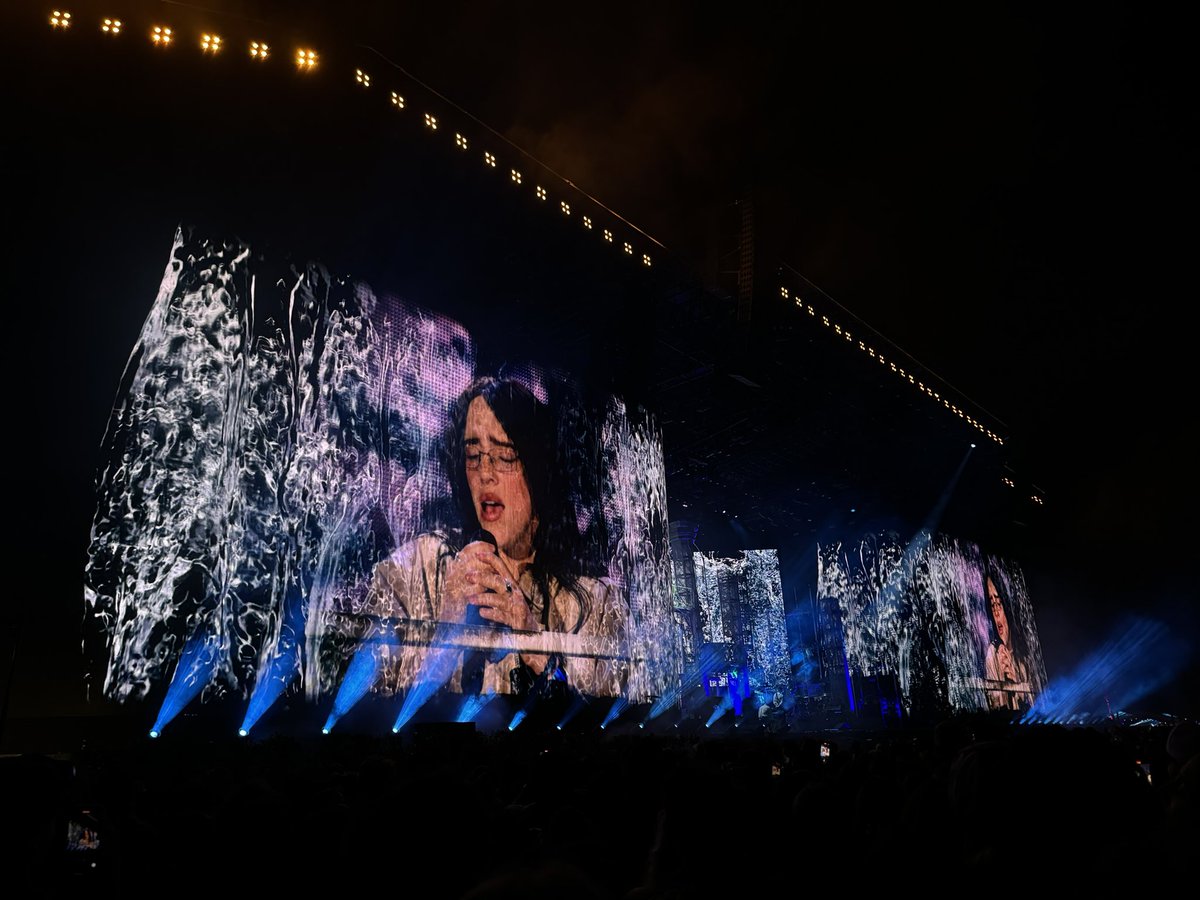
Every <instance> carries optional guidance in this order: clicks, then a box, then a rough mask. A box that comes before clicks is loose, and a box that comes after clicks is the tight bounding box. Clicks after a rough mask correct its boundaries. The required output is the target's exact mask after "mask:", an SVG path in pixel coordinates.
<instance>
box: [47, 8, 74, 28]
mask: <svg viewBox="0 0 1200 900" xmlns="http://www.w3.org/2000/svg"><path fill="white" fill-rule="evenodd" d="M50 27H51V28H70V27H71V14H70V13H69V12H59V11H58V10H57V9H56V10H54V11H53V12H51V13H50Z"/></svg>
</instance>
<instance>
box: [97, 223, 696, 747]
mask: <svg viewBox="0 0 1200 900" xmlns="http://www.w3.org/2000/svg"><path fill="white" fill-rule="evenodd" d="M489 337H493V336H489ZM494 337H495V338H496V339H498V340H502V339H503V336H494ZM484 374H487V375H492V376H495V378H493V379H492V380H493V381H496V382H503V383H505V384H507V383H509V382H511V383H512V384H513V385H515V387H513V388H512V391H515V392H517V394H520V396H522V397H528V398H530V399H529V400H528V403H529V404H531V405H532V407H536V410H535V412H536V418H537V421H538V422H540V423H544V424H546V429H545V437H546V441H545V442H546V444H547V445H548V449H547V450H546V452H545V453H543V454H542V456H541V457H538V459H540V461H541V464H540V465H539V466H538V467H537V472H535V471H534V467H533V465H532V462H531V461H532V460H533V459H534V458H535V457H534V455H533V452H532V449H531V448H529V449H528V453H529V455H528V460H529V461H530V462H525V461H523V462H522V463H520V464H519V465H520V466H526V465H527V466H528V468H518V470H517V472H516V474H513V473H512V471H511V470H512V468H513V465H516V464H507V463H505V465H506V466H507V468H506V470H505V472H503V473H500V472H498V471H497V469H496V468H495V467H494V464H495V463H496V460H497V459H498V458H499V455H500V452H501V451H500V450H497V449H496V448H495V447H493V448H492V449H491V451H490V453H489V456H488V458H489V460H490V462H489V463H488V464H486V465H483V466H482V467H480V466H476V469H477V470H479V471H481V472H482V473H483V475H482V476H480V477H484V478H493V477H494V478H502V479H504V481H503V482H497V483H498V484H500V483H502V484H503V485H507V486H508V487H505V488H503V489H502V490H501V489H499V488H498V489H496V490H500V492H501V494H503V492H504V491H505V490H510V489H513V490H515V489H516V488H514V487H513V486H514V485H524V484H526V483H528V484H529V485H531V487H530V490H533V491H534V493H537V491H538V490H542V491H543V493H541V494H538V496H539V497H540V498H542V497H549V496H551V494H546V493H545V491H550V492H551V493H552V495H553V498H554V500H553V502H552V503H551V502H550V501H549V500H546V499H542V500H540V501H539V502H540V503H541V507H540V508H538V509H533V510H531V511H530V514H529V515H528V516H527V521H526V523H525V528H526V531H527V532H528V533H529V534H531V535H538V534H539V532H540V537H539V540H540V542H539V543H536V544H535V546H537V547H541V548H542V550H540V551H539V552H540V553H541V554H542V557H544V558H545V559H551V558H552V557H553V559H554V560H555V564H556V565H557V566H558V567H559V568H557V569H554V570H553V572H552V574H554V575H556V576H557V580H547V579H548V578H549V576H545V575H544V573H543V572H542V571H541V570H539V569H538V567H537V565H536V564H535V565H533V566H532V570H531V571H532V572H533V575H530V576H528V577H529V578H530V579H531V580H530V581H529V582H528V583H526V582H520V581H518V573H517V571H516V570H513V571H512V573H511V574H512V576H513V581H517V582H518V587H521V588H523V590H524V592H525V594H526V595H527V596H528V599H529V602H530V604H531V608H536V611H537V614H539V615H542V616H543V618H542V624H541V626H540V629H541V630H540V632H539V630H538V629H536V628H535V629H532V630H531V631H530V632H529V633H522V632H520V629H513V628H508V629H507V630H504V629H493V632H494V633H493V634H491V635H490V636H486V635H481V629H479V628H472V626H471V625H470V623H466V622H462V621H459V622H454V621H452V618H453V617H451V616H449V615H448V613H447V612H446V610H447V609H449V607H448V606H444V605H443V604H442V600H443V597H442V595H441V590H442V588H441V584H440V582H438V581H437V579H438V578H440V577H441V575H442V574H444V573H445V571H446V570H445V569H444V568H439V566H443V567H444V566H445V564H446V560H448V559H453V556H454V554H455V553H456V552H458V550H459V548H461V547H462V546H464V545H466V544H467V543H469V542H470V540H472V539H473V538H472V535H476V534H477V533H478V532H479V530H480V529H479V526H480V525H481V524H485V523H484V522H483V519H480V520H479V521H476V520H475V519H476V518H477V517H478V516H482V517H484V518H486V519H488V520H489V521H491V520H495V521H496V522H497V523H498V524H496V525H493V526H492V527H493V528H494V529H497V530H498V531H499V532H500V533H501V537H502V538H503V537H504V536H505V535H506V534H507V532H505V531H504V529H505V528H506V527H507V525H505V523H506V522H509V520H510V519H509V517H510V516H512V515H516V513H515V512H513V511H511V510H509V508H508V507H506V506H503V505H502V504H501V502H500V500H499V499H496V497H493V495H491V494H489V495H487V496H488V497H492V499H491V500H488V499H487V498H486V497H484V500H480V502H485V501H486V503H490V504H492V505H491V506H487V505H486V503H485V505H484V506H472V505H471V504H472V499H471V498H472V496H474V495H471V494H465V496H466V501H465V502H466V505H464V502H463V500H464V492H465V491H466V487H465V485H466V484H467V483H469V482H471V473H470V472H464V465H467V463H466V462H465V460H466V457H464V452H465V451H464V449H463V446H462V443H463V434H462V433H461V420H460V419H456V418H455V416H456V415H457V414H458V413H459V412H461V411H462V409H463V406H464V404H465V402H466V401H467V399H468V393H469V391H470V390H472V389H474V388H476V387H478V385H479V384H481V383H483V382H486V381H487V379H483V380H482V381H481V380H480V376H481V375H484ZM489 396H491V395H489ZM583 397H584V393H583V392H582V391H581V390H580V389H579V387H578V386H577V385H575V384H574V383H573V382H572V381H571V380H570V379H569V378H566V377H565V376H563V375H562V374H561V373H557V372H553V371H550V370H546V369H544V368H541V367H539V366H538V365H537V364H536V363H530V362H528V361H523V362H522V363H521V364H519V365H513V366H511V367H510V369H509V370H506V371H502V372H496V373H481V372H479V371H477V368H476V342H475V339H474V338H473V337H472V335H471V334H470V333H469V331H468V329H467V328H466V327H465V326H463V325H462V324H461V323H459V322H456V321H454V320H452V319H449V318H448V317H446V316H443V315H440V314H438V313H436V312H433V311H430V310H426V309H423V308H421V307H419V306H418V305H416V304H413V303H411V302H408V301H401V300H399V299H397V298H394V297H391V296H379V295H376V293H375V292H374V291H373V290H372V288H370V287H369V286H367V285H365V284H362V283H359V282H354V281H352V280H351V279H349V278H336V277H333V276H331V275H330V274H329V273H328V271H326V270H325V269H324V268H323V267H322V266H320V265H317V264H313V263H305V264H292V263H289V262H286V261H280V260H278V259H268V258H265V257H263V256H262V255H258V254H256V253H255V251H254V250H253V249H252V248H251V247H249V246H247V245H246V244H244V243H243V242H241V241H237V240H221V239H215V238H211V237H207V236H198V235H196V234H194V233H192V232H190V231H189V230H188V229H183V228H181V229H180V230H179V231H178V232H177V233H176V235H175V239H174V242H173V245H172V248H171V253H170V258H169V261H168V265H167V268H166V271H165V273H164V276H163V279H162V283H161V286H160V288H159V291H158V294H157V296H156V297H155V299H154V302H153V305H152V307H151V310H150V313H149V315H148V317H147V319H146V321H145V324H144V325H143V327H142V330H141V333H140V335H139V337H138V340H137V343H136V346H135V347H134V349H133V351H132V353H131V354H130V357H129V361H128V364H127V366H126V370H125V373H124V376H123V378H122V382H121V385H120V388H119V391H118V396H117V401H116V403H115V405H114V408H113V411H112V415H111V417H110V421H109V425H108V428H107V431H106V433H105V435H104V442H103V460H104V463H103V465H102V467H101V469H100V471H99V473H98V477H97V509H96V514H95V518H94V521H93V526H92V531H91V541H90V546H89V555H88V561H87V567H86V573H85V607H86V613H87V616H88V617H89V619H90V621H91V622H92V623H93V624H95V625H96V626H97V627H96V628H95V629H94V630H95V632H96V633H97V634H98V635H99V638H98V640H97V642H96V645H95V646H91V647H90V649H92V650H93V651H96V652H95V653H94V658H97V659H98V660H99V667H100V668H102V669H103V672H104V681H103V684H104V692H105V694H106V695H107V696H109V697H112V698H114V699H116V700H119V701H128V700H135V699H141V698H146V697H149V696H152V695H157V694H158V693H161V692H169V693H171V696H174V697H180V698H190V697H191V696H193V695H194V694H196V693H201V694H203V696H205V697H206V698H208V697H212V696H219V695H231V694H232V695H235V696H239V697H245V698H249V699H250V704H249V707H248V710H247V717H246V720H245V722H244V723H243V730H245V731H248V730H249V729H250V728H251V727H253V724H254V722H255V721H257V719H258V718H259V717H260V716H261V715H262V714H263V712H264V711H265V710H266V709H267V708H269V707H270V705H271V704H272V703H273V702H274V700H275V699H276V698H278V697H279V696H280V695H281V694H282V693H283V692H284V691H293V692H301V691H302V692H303V694H304V695H305V696H306V697H307V698H308V699H310V700H314V701H315V700H320V699H323V698H331V697H333V698H335V699H336V701H337V702H336V703H335V709H334V711H333V713H332V714H331V724H332V721H336V719H337V718H338V717H340V716H341V715H344V714H345V712H346V711H348V709H349V707H350V706H351V705H353V702H354V700H355V699H357V697H359V696H362V695H364V694H365V693H367V692H368V691H382V692H384V693H385V694H387V693H394V692H403V693H405V694H406V695H407V694H413V693H416V691H415V690H414V689H415V688H417V687H418V686H419V685H422V684H423V683H422V682H421V679H422V678H433V677H434V675H436V679H435V680H437V681H438V682H439V683H438V684H434V685H423V686H422V688H421V689H422V690H426V691H428V690H433V691H436V690H439V689H450V690H463V687H462V685H461V683H459V682H458V681H456V678H458V677H459V676H461V674H462V665H461V664H462V661H463V642H464V641H465V642H466V643H467V644H470V643H471V642H473V641H474V642H475V643H476V644H478V643H479V642H480V641H483V643H485V644H488V646H489V647H490V649H489V650H488V659H489V665H491V664H492V662H493V661H495V660H501V659H505V660H508V661H509V662H511V660H513V659H519V660H522V661H524V660H525V659H531V660H537V661H538V662H539V663H540V661H541V660H543V659H549V660H550V661H551V662H552V663H553V664H554V666H557V668H556V669H555V671H556V672H558V674H559V675H561V676H563V677H566V676H567V675H572V676H574V677H575V683H576V685H577V686H578V687H579V688H580V689H581V690H582V689H584V688H586V689H587V690H588V691H594V692H596V693H598V694H602V695H608V696H614V697H615V696H620V697H624V698H626V699H627V700H629V701H632V702H638V701H642V700H645V699H648V698H651V697H657V696H660V695H661V694H662V692H663V690H664V688H665V687H666V686H668V685H672V684H677V683H678V668H679V664H678V641H677V639H676V635H675V634H674V630H673V624H672V623H673V618H672V615H673V614H672V608H671V589H670V587H671V568H670V556H669V553H668V546H667V540H666V535H667V523H666V484H665V470H664V466H663V457H662V443H661V437H660V435H659V432H658V430H657V427H656V425H655V424H654V422H653V420H652V418H651V417H649V416H648V415H646V414H644V413H643V412H642V411H641V410H632V411H630V410H627V409H626V407H625V405H624V404H623V403H622V402H621V401H620V400H619V399H617V398H607V399H601V400H600V401H596V400H587V401H585V400H584V399H583ZM456 411H458V412H456ZM456 427H457V428H459V432H460V433H458V434H457V435H455V428H456ZM514 427H515V426H514ZM540 433H541V432H539V434H540ZM522 439H524V438H522ZM501 450H503V448H501ZM513 452H515V450H514V451H513ZM456 454H457V455H456ZM476 458H478V457H476ZM522 458H523V459H524V458H525V454H522ZM543 470H545V471H546V472H550V473H551V474H550V475H549V476H546V478H542V475H541V474H539V473H541V472H542V471H543ZM464 475H465V476H467V477H466V478H465V480H464V477H463V476H464ZM539 479H541V480H539ZM543 481H545V485H548V487H546V486H545V485H543V484H542V482H543ZM460 486H462V489H459V487H460ZM535 488H536V489H537V490H534V489H535ZM480 496H483V495H480ZM504 496H508V495H504ZM475 499H477V500H478V499H479V498H478V497H476V498H475ZM513 502H515V501H510V506H511V505H512V503H513ZM512 509H513V510H515V509H516V506H513V507H512ZM416 546H421V547H436V548H441V549H442V550H444V552H445V554H447V555H446V556H445V557H443V558H440V561H439V559H434V560H433V562H432V568H430V569H429V573H431V577H432V580H431V581H429V582H428V584H427V585H426V588H427V589H425V592H424V594H423V595H422V598H423V599H424V600H425V601H427V602H425V604H424V605H421V604H420V603H418V602H416V601H417V595H416V594H415V593H413V592H411V591H409V592H407V593H403V592H402V593H400V594H397V593H395V590H396V589H397V585H398V584H400V582H399V581H397V578H398V577H399V576H398V575H397V573H408V574H413V573H415V572H416V571H417V570H416V569H414V568H411V567H410V568H408V569H404V568H403V566H402V565H401V561H402V560H403V559H404V558H405V553H406V552H408V551H410V550H411V548H413V547H416ZM505 549H506V550H508V549H511V548H509V547H507V546H506V547H505ZM439 552H440V551H439ZM533 558H534V559H535V560H536V559H537V556H536V555H535V557H533ZM389 566H390V568H389ZM521 572H522V574H521V575H520V576H519V577H520V578H525V577H526V574H524V573H525V570H524V569H522V570H521ZM439 573H440V574H439ZM385 576H386V577H385ZM389 579H390V580H389ZM539 579H540V580H539ZM404 583H405V584H408V583H407V582H404ZM384 587H387V588H388V590H386V591H385V590H384V589H383V588H384ZM564 588H570V589H571V590H570V591H566V590H564ZM404 590H405V591H407V590H408V589H407V588H404ZM572 592H573V593H572ZM564 598H566V599H564ZM571 598H578V600H579V602H578V604H577V606H571V605H570V602H569V601H570V600H571ZM529 621H530V622H532V621H533V619H530V620H529ZM447 626H453V627H447ZM601 626H602V627H601ZM550 632H554V633H555V634H556V635H559V636H558V637H556V638H554V639H552V638H551V637H550V636H549V633H550ZM489 642H490V643H489ZM447 647H449V653H450V658H449V659H443V660H442V661H441V662H438V663H436V664H430V665H423V663H424V662H425V661H426V657H429V658H431V659H438V658H440V657H441V656H444V655H445V654H444V653H443V651H446V650H447ZM185 648H191V649H190V650H188V652H185ZM196 648H203V653H202V654H200V655H199V656H198V654H197V650H196ZM505 651H508V652H509V653H508V656H506V654H505ZM514 654H518V655H514ZM519 654H524V655H519ZM197 658H202V659H203V661H204V666H203V672H201V670H200V669H199V668H198V667H197V665H196V662H195V661H196V659H197ZM405 661H406V662H407V663H411V665H409V666H407V668H406V666H405V665H402V664H401V662H405ZM522 664H523V663H522ZM496 665H497V666H499V665H500V663H496ZM550 668H553V667H548V669H547V671H549V670H550ZM507 669H508V662H505V663H504V667H503V668H502V669H499V671H500V673H501V675H504V674H505V673H506V672H507ZM420 673H424V675H422V674H420ZM517 674H519V673H517ZM535 674H536V673H535ZM515 678H516V675H514V679H515ZM518 681H519V679H516V680H513V681H512V682H511V685H512V686H515V685H517V684H518ZM176 682H178V683H179V684H178V685H176ZM185 685H186V688H187V689H186V691H185V690H184V686H185ZM168 689H171V690H168ZM509 689H510V681H509V679H508V678H501V679H500V681H499V682H497V683H495V684H489V687H488V689H487V691H484V692H481V696H486V695H489V692H491V691H493V690H494V691H499V692H501V693H503V692H506V691H508V690H509ZM513 689H515V687H514V688H513ZM464 692H465V691H464ZM183 702H186V700H184V701H183Z"/></svg>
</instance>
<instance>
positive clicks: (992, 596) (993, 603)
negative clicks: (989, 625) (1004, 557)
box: [987, 578, 1008, 644]
mask: <svg viewBox="0 0 1200 900" xmlns="http://www.w3.org/2000/svg"><path fill="white" fill-rule="evenodd" d="M987 598H988V605H989V606H990V607H991V610H992V620H993V621H994V622H995V623H996V635H997V636H998V637H999V638H1000V640H1001V642H1002V643H1004V644H1007V643H1008V616H1006V615H1005V614H1004V601H1003V600H1001V599H1000V591H999V590H997V589H996V585H995V582H993V581H992V579H990V578H989V579H988V580H987Z"/></svg>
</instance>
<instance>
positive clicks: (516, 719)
mask: <svg viewBox="0 0 1200 900" xmlns="http://www.w3.org/2000/svg"><path fill="white" fill-rule="evenodd" d="M526 715H528V713H526V712H525V710H523V709H518V710H517V714H516V715H515V716H513V717H512V721H511V722H509V723H508V730H509V731H512V730H514V729H515V728H516V727H517V726H518V725H520V724H521V722H522V721H524V719H525V716H526Z"/></svg>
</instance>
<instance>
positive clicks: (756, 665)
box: [692, 550, 791, 695]
mask: <svg viewBox="0 0 1200 900" xmlns="http://www.w3.org/2000/svg"><path fill="white" fill-rule="evenodd" d="M692 558H693V566H694V568H695V572H696V596H697V601H698V606H699V609H700V623H701V629H702V637H703V641H704V643H707V644H718V645H725V646H727V647H729V648H731V653H732V655H731V658H730V659H729V662H732V663H734V664H736V665H741V664H743V663H744V664H745V665H746V666H747V667H749V670H750V672H751V676H750V678H751V683H752V684H753V686H754V688H755V689H757V690H760V691H764V692H766V693H767V694H768V695H769V694H771V693H773V692H775V691H780V692H783V693H788V692H790V680H791V678H790V676H791V665H790V657H789V654H788V639H787V619H786V616H785V614H784V608H783V586H782V583H781V580H780V575H779V553H778V551H776V550H743V551H742V552H741V554H740V555H739V556H737V557H733V558H728V559H726V558H721V557H717V556H716V555H715V554H712V553H695V554H693V557H692Z"/></svg>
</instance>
